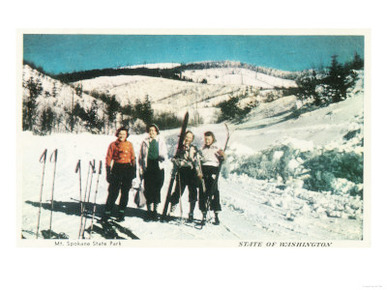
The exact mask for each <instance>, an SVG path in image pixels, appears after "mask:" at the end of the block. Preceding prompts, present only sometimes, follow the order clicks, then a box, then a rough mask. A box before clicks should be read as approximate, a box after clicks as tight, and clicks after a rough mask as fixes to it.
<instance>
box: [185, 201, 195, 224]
mask: <svg viewBox="0 0 387 290" xmlns="http://www.w3.org/2000/svg"><path fill="white" fill-rule="evenodd" d="M194 210H195V202H190V204H189V214H188V220H187V221H188V222H189V223H192V222H193V219H194Z"/></svg>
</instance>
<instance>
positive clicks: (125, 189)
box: [105, 163, 136, 213]
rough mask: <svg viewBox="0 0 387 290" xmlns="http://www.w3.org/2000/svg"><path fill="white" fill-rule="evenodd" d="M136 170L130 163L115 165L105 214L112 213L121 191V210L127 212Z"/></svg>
mask: <svg viewBox="0 0 387 290" xmlns="http://www.w3.org/2000/svg"><path fill="white" fill-rule="evenodd" d="M135 174H136V169H135V168H134V167H133V166H131V165H130V164H128V163H125V164H121V163H114V165H113V169H112V172H111V175H112V176H111V180H110V184H109V188H108V192H109V195H108V198H107V201H106V206H105V212H109V213H111V212H112V209H113V206H114V204H115V202H116V200H117V197H118V195H119V193H120V191H121V197H120V203H119V210H121V211H122V210H125V208H126V206H127V205H128V200H129V190H130V188H131V187H132V180H133V178H134V177H135Z"/></svg>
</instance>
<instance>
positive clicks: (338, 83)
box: [325, 55, 356, 103]
mask: <svg viewBox="0 0 387 290" xmlns="http://www.w3.org/2000/svg"><path fill="white" fill-rule="evenodd" d="M355 80H356V73H355V72H353V70H352V69H351V68H350V67H349V66H347V65H342V64H340V63H339V62H338V61H337V55H333V56H332V62H331V66H330V67H329V72H328V76H327V77H326V78H325V84H326V85H328V86H329V89H330V94H331V99H332V102H333V103H337V102H340V101H342V100H345V99H346V98H347V89H348V88H350V87H352V86H353V84H354V82H355Z"/></svg>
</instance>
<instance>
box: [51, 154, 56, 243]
mask: <svg viewBox="0 0 387 290" xmlns="http://www.w3.org/2000/svg"><path fill="white" fill-rule="evenodd" d="M53 158H54V160H53ZM57 160H58V149H55V151H54V152H52V153H51V156H50V162H54V176H53V178H52V190H51V213H50V232H49V233H50V234H49V238H50V239H51V228H52V212H53V210H54V185H55V174H56V163H57Z"/></svg>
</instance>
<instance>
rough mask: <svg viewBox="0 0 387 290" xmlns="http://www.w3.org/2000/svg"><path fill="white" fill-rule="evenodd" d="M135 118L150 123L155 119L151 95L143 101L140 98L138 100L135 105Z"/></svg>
mask: <svg viewBox="0 0 387 290" xmlns="http://www.w3.org/2000/svg"><path fill="white" fill-rule="evenodd" d="M134 116H135V118H138V119H141V120H143V121H144V122H145V124H150V123H152V121H153V109H152V104H151V102H150V100H149V97H148V96H146V98H145V101H144V102H143V103H142V102H141V101H140V100H138V99H137V100H136V104H135V105H134Z"/></svg>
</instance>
